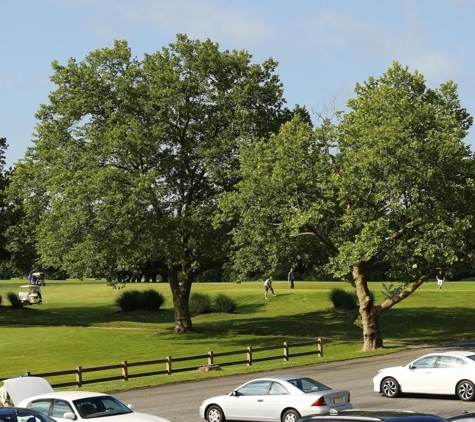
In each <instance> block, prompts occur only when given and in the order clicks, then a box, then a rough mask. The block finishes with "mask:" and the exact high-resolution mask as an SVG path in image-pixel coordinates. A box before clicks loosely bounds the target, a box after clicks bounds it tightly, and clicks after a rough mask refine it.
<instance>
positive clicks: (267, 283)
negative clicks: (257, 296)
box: [264, 277, 275, 299]
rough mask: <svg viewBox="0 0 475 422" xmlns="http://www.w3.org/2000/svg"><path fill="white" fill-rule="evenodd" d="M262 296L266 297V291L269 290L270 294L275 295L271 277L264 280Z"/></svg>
mask: <svg viewBox="0 0 475 422" xmlns="http://www.w3.org/2000/svg"><path fill="white" fill-rule="evenodd" d="M264 290H265V293H264V297H265V298H266V299H267V292H268V291H269V290H270V291H271V292H272V294H273V295H274V296H275V293H274V288H273V287H272V277H269V278H268V279H267V280H266V281H264Z"/></svg>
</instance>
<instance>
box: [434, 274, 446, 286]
mask: <svg viewBox="0 0 475 422" xmlns="http://www.w3.org/2000/svg"><path fill="white" fill-rule="evenodd" d="M435 278H436V280H437V290H440V289H442V286H443V284H444V281H445V274H444V273H443V271H442V270H441V269H439V270H437V274H436V275H435Z"/></svg>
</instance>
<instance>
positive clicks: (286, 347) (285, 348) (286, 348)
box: [284, 342, 289, 362]
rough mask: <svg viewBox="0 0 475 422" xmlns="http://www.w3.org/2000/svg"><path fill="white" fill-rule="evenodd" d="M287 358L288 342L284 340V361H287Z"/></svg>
mask: <svg viewBox="0 0 475 422" xmlns="http://www.w3.org/2000/svg"><path fill="white" fill-rule="evenodd" d="M288 360H289V343H287V342H284V361H285V362H287V361H288Z"/></svg>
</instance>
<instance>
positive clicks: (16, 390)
mask: <svg viewBox="0 0 475 422" xmlns="http://www.w3.org/2000/svg"><path fill="white" fill-rule="evenodd" d="M3 382H4V385H5V387H6V389H7V391H8V394H9V396H10V399H11V400H12V402H13V404H14V405H15V406H18V407H24V408H27V409H31V410H35V411H37V412H39V413H41V414H43V415H47V416H49V417H51V418H53V419H54V420H56V421H57V422H66V421H72V420H74V421H77V422H80V421H85V420H88V419H94V420H95V421H96V422H101V421H104V422H139V421H140V422H144V421H145V422H169V421H168V420H167V419H163V418H160V417H158V416H153V415H148V414H145V413H138V412H134V411H133V406H132V405H128V406H126V405H125V404H123V403H122V402H120V401H119V400H117V399H116V398H115V397H112V396H110V395H108V394H103V393H94V392H90V391H54V390H53V388H52V387H51V385H50V384H49V383H48V381H46V380H45V379H44V378H40V377H18V378H10V379H7V380H4V381H3ZM25 422H29V421H25Z"/></svg>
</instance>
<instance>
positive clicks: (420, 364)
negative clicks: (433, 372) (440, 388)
mask: <svg viewBox="0 0 475 422" xmlns="http://www.w3.org/2000/svg"><path fill="white" fill-rule="evenodd" d="M438 357H439V356H437V355H432V356H425V357H423V358H420V359H417V360H416V361H415V362H413V363H412V367H413V368H415V369H421V368H422V369H425V368H434V367H435V363H436V361H437V358H438Z"/></svg>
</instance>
